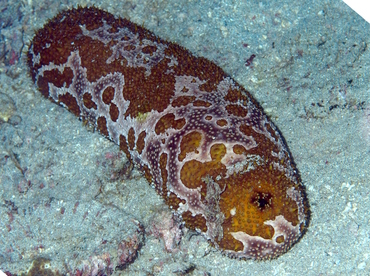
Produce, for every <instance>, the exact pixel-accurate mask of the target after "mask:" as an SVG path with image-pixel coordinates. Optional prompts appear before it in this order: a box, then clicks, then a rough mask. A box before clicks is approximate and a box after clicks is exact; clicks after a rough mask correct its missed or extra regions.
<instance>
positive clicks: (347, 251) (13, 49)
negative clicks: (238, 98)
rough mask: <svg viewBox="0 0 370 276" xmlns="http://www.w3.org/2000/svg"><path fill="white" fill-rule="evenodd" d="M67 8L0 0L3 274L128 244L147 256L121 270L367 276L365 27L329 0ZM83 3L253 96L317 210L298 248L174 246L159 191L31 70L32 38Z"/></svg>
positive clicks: (369, 163) (68, 266)
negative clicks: (264, 256)
mask: <svg viewBox="0 0 370 276" xmlns="http://www.w3.org/2000/svg"><path fill="white" fill-rule="evenodd" d="M61 2H62V3H60V1H55V2H52V1H43V0H28V1H18V2H17V1H9V2H7V1H1V2H0V5H1V7H0V8H1V15H0V23H1V37H0V51H2V52H1V55H0V58H1V59H0V62H1V64H0V93H1V94H0V96H1V97H0V117H1V118H2V120H4V119H5V120H7V122H2V123H1V124H0V269H1V270H3V271H9V272H11V273H12V274H19V273H21V272H25V271H27V269H29V268H30V267H31V264H32V261H33V260H40V258H45V259H49V260H50V263H48V264H46V268H47V269H49V272H50V271H56V270H59V272H61V273H67V272H68V271H70V272H71V271H75V269H76V268H80V269H82V267H83V266H84V265H85V267H89V266H90V268H91V266H92V265H96V264H97V263H98V262H99V261H98V260H99V258H103V257H101V256H102V255H104V253H106V252H110V254H111V255H112V256H113V255H114V254H115V253H114V252H116V254H118V253H117V252H118V251H117V245H118V243H119V242H120V241H122V240H125V241H126V242H131V245H132V246H133V247H135V243H137V244H140V245H141V249H140V250H139V251H138V256H137V258H136V259H135V261H134V262H133V263H132V264H130V265H128V266H127V267H126V268H125V269H123V270H121V271H118V270H117V271H115V272H114V275H369V274H370V212H369V209H370V200H369V194H370V26H369V24H368V23H366V22H365V21H364V20H363V19H362V18H361V17H360V16H358V15H357V14H356V13H355V12H353V11H352V10H351V9H350V8H349V7H347V6H346V4H344V3H343V2H342V1H334V0H331V1H232V0H227V1H226V0H224V1H210V0H209V1H183V0H182V1H164V0H163V1H159V0H158V1H152V0H151V1H145V0H137V1H136V0H132V1H106V2H105V3H99V1H61ZM96 3H97V4H96ZM77 4H80V5H92V4H95V5H97V6H99V7H101V8H103V9H106V10H108V11H109V12H112V13H113V14H115V15H116V16H122V17H127V18H129V19H130V20H132V21H133V22H135V23H137V24H140V25H143V26H144V27H146V28H148V29H149V30H151V31H153V32H154V33H156V34H157V35H158V36H160V37H162V38H165V39H168V40H171V41H174V42H177V43H179V44H181V45H182V46H184V47H186V48H188V49H189V50H190V51H191V52H193V53H194V54H196V55H199V56H204V57H207V58H208V59H210V60H213V61H215V62H216V63H217V64H218V65H219V66H220V67H222V68H223V69H224V70H225V71H226V72H227V73H229V74H230V75H231V76H232V77H233V78H234V79H235V80H236V81H238V82H239V83H240V84H241V85H243V86H244V87H245V88H246V89H247V90H249V91H250V92H251V93H252V94H253V95H254V96H255V98H256V99H257V100H258V101H259V102H260V103H261V105H262V106H263V107H264V109H265V111H266V113H267V114H268V115H269V116H270V117H271V119H272V120H273V121H274V123H275V124H276V125H277V126H278V127H279V129H280V130H281V132H282V134H283V135H284V137H285V139H286V141H287V144H288V145H289V148H290V150H291V152H292V155H293V157H294V160H295V162H296V163H297V166H298V169H299V171H300V173H301V177H302V181H303V183H304V185H305V186H306V188H307V195H308V199H309V202H310V205H311V212H312V217H311V221H310V226H309V228H308V231H307V233H306V235H305V236H304V237H303V238H302V239H301V241H300V242H298V243H297V244H296V245H295V246H294V247H293V248H292V249H291V250H290V251H288V252H287V253H286V254H284V255H283V256H281V257H279V258H278V259H275V260H271V261H263V262H256V261H252V260H234V259H230V258H229V257H227V256H223V255H222V254H221V253H220V252H218V251H217V250H214V249H213V248H212V247H210V246H209V245H208V243H207V242H206V240H205V239H204V238H203V237H202V236H199V235H193V233H189V232H188V231H186V229H183V230H182V231H183V236H182V239H181V242H180V243H179V244H176V241H175V242H174V243H173V244H171V243H170V242H169V241H168V240H165V239H164V238H163V233H164V232H160V231H165V230H166V229H165V228H166V227H167V229H169V230H170V231H171V229H172V231H174V230H173V229H175V228H173V227H172V228H171V221H170V218H171V213H170V212H169V210H168V208H167V207H166V205H164V204H163V202H162V201H161V199H160V198H159V196H158V195H157V194H156V193H155V191H154V189H152V188H151V187H150V186H149V185H148V183H147V182H146V180H145V179H144V178H143V177H141V175H140V173H139V172H137V171H136V170H134V171H133V173H132V174H131V177H130V178H124V177H119V176H117V175H116V174H117V172H116V170H118V169H119V168H120V166H122V164H124V161H125V159H124V156H122V157H120V154H119V149H118V146H116V145H114V144H113V143H111V142H110V141H108V140H107V139H105V138H103V137H102V136H100V135H99V134H98V133H93V132H92V131H91V130H89V129H88V128H86V127H85V126H84V125H83V123H82V122H81V121H79V120H78V119H77V118H75V117H74V116H73V115H72V114H70V113H69V112H67V111H66V110H65V109H63V108H62V107H59V106H57V105H55V104H53V103H51V102H49V101H48V100H46V99H44V98H43V97H42V96H41V95H40V93H39V92H38V91H37V89H36V86H35V85H34V84H33V83H32V81H31V79H30V77H29V75H28V73H27V67H26V63H25V51H26V49H27V45H28V44H29V42H30V40H31V38H32V36H33V33H34V30H35V29H38V28H40V27H41V26H42V25H43V24H44V23H45V22H46V20H47V19H48V18H51V17H52V16H54V15H55V14H56V13H57V11H59V10H62V9H65V8H67V7H71V6H76V5H77ZM23 44H24V46H23ZM22 46H23V47H22ZM20 52H21V53H22V54H21V56H20V57H19V55H18V53H20ZM252 54H255V56H256V57H255V59H254V60H253V62H252V65H251V66H246V64H245V63H246V60H247V59H248V58H249V57H250V56H251V55H252ZM12 102H13V103H14V105H13V104H12ZM7 108H9V109H7ZM7 110H10V111H7ZM120 158H122V159H120ZM120 160H122V162H120ZM138 222H140V223H141V225H142V226H143V227H144V229H145V233H144V232H143V231H142V229H141V228H140V227H139V226H138ZM161 227H163V229H161ZM158 229H159V230H158ZM161 233H162V235H161ZM165 241H167V242H169V245H167V249H166V247H165ZM177 241H178V240H177ZM126 245H127V244H126ZM113 257H114V256H113ZM113 257H112V258H113ZM91 271H93V269H91ZM30 274H31V273H30ZM71 275H72V274H71Z"/></svg>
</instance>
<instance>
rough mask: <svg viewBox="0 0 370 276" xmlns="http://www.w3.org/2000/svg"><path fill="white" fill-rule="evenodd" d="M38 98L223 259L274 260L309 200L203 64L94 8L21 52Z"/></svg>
mask: <svg viewBox="0 0 370 276" xmlns="http://www.w3.org/2000/svg"><path fill="white" fill-rule="evenodd" d="M28 64H29V67H30V71H31V75H32V78H33V80H34V81H35V83H36V85H37V86H38V87H39V89H40V91H41V93H42V94H43V95H44V96H45V97H47V98H50V99H51V100H53V101H55V102H57V103H59V104H61V105H63V106H65V107H66V108H68V109H69V110H70V111H71V112H73V113H74V114H75V115H76V116H78V117H80V118H82V119H83V120H86V121H87V122H89V123H90V124H92V125H94V126H95V127H96V128H97V129H98V130H99V131H100V132H101V133H102V134H103V135H105V136H106V137H108V138H109V139H111V140H113V141H114V142H116V143H117V144H119V145H120V148H121V149H122V150H123V151H124V152H125V153H126V155H127V156H128V158H129V159H130V160H132V161H133V162H134V163H135V164H137V165H138V166H139V167H140V168H141V169H142V171H143V172H144V175H145V177H146V178H147V179H148V181H149V182H150V183H151V184H152V185H154V187H155V189H156V190H157V192H158V193H159V194H160V195H161V196H162V197H163V199H164V200H165V202H166V203H167V204H168V205H169V206H170V207H171V208H172V209H173V210H174V212H176V214H178V215H179V216H181V217H182V219H183V220H184V222H185V225H186V226H187V227H189V228H190V229H196V230H198V231H201V232H203V234H204V235H205V237H206V238H207V239H209V240H210V241H211V242H212V244H214V245H215V246H216V247H218V248H220V249H221V250H222V251H224V252H226V253H228V254H229V255H231V256H235V257H241V258H253V259H268V258H275V257H277V256H279V255H281V254H282V253H284V252H286V251H287V250H288V249H289V248H290V247H291V246H292V245H293V244H294V243H295V242H296V241H298V239H299V238H300V237H301V236H302V234H303V233H304V231H305V229H306V227H307V223H308V214H309V211H308V203H307V199H306V198H305V193H304V189H303V186H302V185H301V183H300V179H299V175H298V172H297V170H296V168H295V165H294V163H293V161H292V158H291V156H290V153H289V150H288V148H287V146H286V144H285V142H284V140H283V138H282V136H281V135H280V133H279V131H278V130H277V128H276V127H275V126H274V125H273V124H272V122H271V121H270V120H269V119H268V118H267V117H266V116H265V115H264V113H263V111H262V109H261V107H260V106H259V105H258V103H257V102H256V101H255V100H254V99H253V98H252V96H251V95H250V94H249V93H248V92H247V91H246V90H245V89H244V88H243V87H241V86H240V85H239V84H238V83H236V82H235V81H234V80H233V79H232V78H230V77H229V76H228V75H227V74H225V73H224V72H223V70H222V69H221V68H219V67H218V66H217V65H215V64H214V63H213V62H211V61H209V60H207V59H205V58H202V57H195V56H193V55H192V54H191V53H190V52H189V51H187V50H186V49H184V48H182V47H181V46H179V45H177V44H174V43H170V42H167V41H164V40H162V39H160V38H158V37H156V36H155V35H153V34H152V33H151V32H149V31H148V30H146V29H144V28H142V27H140V26H138V25H136V24H134V23H132V22H130V21H128V20H126V19H121V18H115V17H114V16H113V15H111V14H109V13H107V12H104V11H102V10H99V9H97V8H77V9H71V10H68V11H65V12H62V13H60V14H59V15H57V16H56V17H55V18H53V19H52V20H50V21H49V22H48V23H47V24H46V25H45V26H44V27H43V28H42V29H40V30H39V31H38V32H37V33H36V35H35V37H34V39H33V40H32V43H31V45H30V47H29V51H28Z"/></svg>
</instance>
